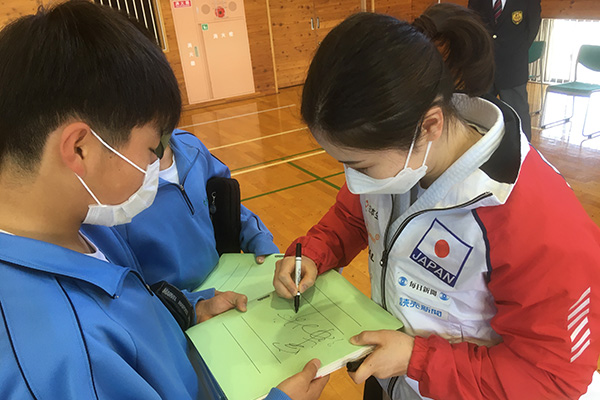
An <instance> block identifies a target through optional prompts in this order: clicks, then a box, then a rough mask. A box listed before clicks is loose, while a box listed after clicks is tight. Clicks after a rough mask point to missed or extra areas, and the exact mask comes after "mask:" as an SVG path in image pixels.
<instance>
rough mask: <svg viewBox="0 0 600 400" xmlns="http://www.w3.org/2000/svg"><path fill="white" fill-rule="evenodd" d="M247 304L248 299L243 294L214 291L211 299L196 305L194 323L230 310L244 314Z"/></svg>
mask: <svg viewBox="0 0 600 400" xmlns="http://www.w3.org/2000/svg"><path fill="white" fill-rule="evenodd" d="M247 304H248V298H247V297H246V296H245V295H243V294H240V293H236V292H219V291H218V290H215V296H214V297H213V298H210V299H208V300H202V301H199V302H198V303H197V304H196V322H197V323H200V322H204V321H206V320H208V319H211V318H212V317H214V316H216V315H219V314H221V313H224V312H225V311H228V310H231V309H232V308H236V309H238V310H240V311H242V312H245V311H246V306H247Z"/></svg>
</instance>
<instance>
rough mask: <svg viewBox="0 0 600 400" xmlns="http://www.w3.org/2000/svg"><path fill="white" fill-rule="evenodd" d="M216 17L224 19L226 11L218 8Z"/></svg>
mask: <svg viewBox="0 0 600 400" xmlns="http://www.w3.org/2000/svg"><path fill="white" fill-rule="evenodd" d="M215 15H216V16H217V17H218V18H223V17H224V16H225V9H224V8H223V7H217V8H215Z"/></svg>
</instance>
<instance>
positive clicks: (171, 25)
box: [159, 0, 190, 108]
mask: <svg viewBox="0 0 600 400" xmlns="http://www.w3.org/2000/svg"><path fill="white" fill-rule="evenodd" d="M170 2H171V0H159V3H160V12H161V16H162V21H163V24H164V28H165V43H166V44H167V50H166V51H165V56H166V57H167V60H168V61H169V63H170V64H171V68H172V69H173V72H174V73H175V77H176V78H177V82H179V88H180V90H181V101H182V102H183V106H184V108H187V106H188V105H189V104H190V102H189V100H188V95H187V91H186V89H185V79H184V78H183V67H182V66H181V58H180V56H179V47H178V46H177V36H175V22H174V20H173V12H172V10H171V3H170Z"/></svg>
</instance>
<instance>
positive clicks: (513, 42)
mask: <svg viewBox="0 0 600 400" xmlns="http://www.w3.org/2000/svg"><path fill="white" fill-rule="evenodd" d="M540 3H541V0H469V8H470V9H472V10H474V11H476V12H477V13H478V14H479V15H480V16H481V18H482V19H483V22H484V23H485V25H486V26H487V28H488V30H489V31H490V34H491V35H492V38H493V39H494V46H495V58H496V76H495V80H494V85H493V86H492V88H491V89H490V93H489V94H490V95H492V96H499V97H500V99H501V100H503V101H504V102H506V103H508V104H509V105H510V106H511V107H512V108H514V109H515V111H516V112H517V114H518V115H519V117H520V118H521V123H522V125H523V131H524V132H525V135H526V136H527V138H528V139H529V140H530V141H531V117H530V116H529V103H528V100H527V80H528V78H529V69H528V65H529V47H530V46H531V44H532V43H533V40H534V39H535V36H536V35H537V32H538V29H539V27H540V23H541V15H540V14H541V4H540Z"/></svg>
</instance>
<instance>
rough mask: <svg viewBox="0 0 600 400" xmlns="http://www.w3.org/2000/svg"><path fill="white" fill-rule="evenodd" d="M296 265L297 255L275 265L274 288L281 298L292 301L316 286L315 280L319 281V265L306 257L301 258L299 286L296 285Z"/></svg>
mask: <svg viewBox="0 0 600 400" xmlns="http://www.w3.org/2000/svg"><path fill="white" fill-rule="evenodd" d="M300 252H302V250H300ZM288 254H289V253H288ZM296 265H297V263H296V257H295V254H294V257H291V256H288V257H285V258H283V259H281V260H279V261H277V263H276V264H275V275H274V277H273V286H274V287H275V291H276V292H277V294H278V295H279V296H280V297H283V298H285V299H292V298H294V297H295V296H297V295H298V292H300V294H302V293H304V292H305V291H306V290H307V289H308V288H310V287H311V286H312V285H314V284H315V279H317V265H316V264H315V262H314V261H313V260H311V259H310V258H308V257H306V256H305V255H302V256H301V266H300V267H301V270H300V282H299V284H297V283H296Z"/></svg>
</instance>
